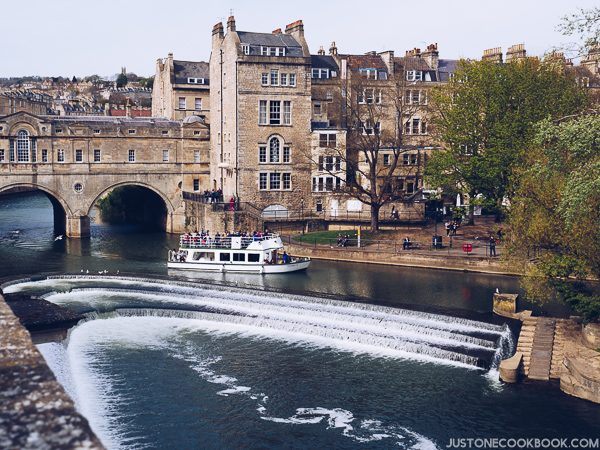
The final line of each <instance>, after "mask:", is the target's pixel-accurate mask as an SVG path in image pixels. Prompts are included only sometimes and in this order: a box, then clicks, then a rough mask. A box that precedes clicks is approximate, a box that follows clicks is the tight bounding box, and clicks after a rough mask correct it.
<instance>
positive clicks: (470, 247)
mask: <svg viewBox="0 0 600 450" xmlns="http://www.w3.org/2000/svg"><path fill="white" fill-rule="evenodd" d="M462 248H463V252H465V253H471V252H472V251H473V244H463V247H462Z"/></svg>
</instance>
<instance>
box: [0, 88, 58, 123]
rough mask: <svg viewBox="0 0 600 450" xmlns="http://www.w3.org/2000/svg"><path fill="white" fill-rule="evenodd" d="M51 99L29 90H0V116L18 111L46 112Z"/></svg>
mask: <svg viewBox="0 0 600 450" xmlns="http://www.w3.org/2000/svg"><path fill="white" fill-rule="evenodd" d="M51 105H52V99H51V97H49V96H48V95H45V94H39V93H35V92H30V91H5V92H0V117H1V116H7V115H9V114H13V113H16V112H19V111H24V112H28V113H31V114H40V115H44V114H48V109H49V108H50V107H51Z"/></svg>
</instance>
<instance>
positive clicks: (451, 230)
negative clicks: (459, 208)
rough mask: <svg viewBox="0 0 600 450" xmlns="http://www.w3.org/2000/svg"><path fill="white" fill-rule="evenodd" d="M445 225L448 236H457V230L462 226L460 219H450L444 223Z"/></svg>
mask: <svg viewBox="0 0 600 450" xmlns="http://www.w3.org/2000/svg"><path fill="white" fill-rule="evenodd" d="M444 227H445V228H446V236H450V235H452V236H456V232H457V231H458V228H459V227H460V221H459V220H452V221H450V220H448V221H447V222H446V223H444Z"/></svg>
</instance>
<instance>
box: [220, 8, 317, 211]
mask: <svg viewBox="0 0 600 450" xmlns="http://www.w3.org/2000/svg"><path fill="white" fill-rule="evenodd" d="M310 70H311V56H310V53H309V50H308V45H307V43H306V41H305V39H304V26H303V24H302V21H297V22H294V23H291V24H289V25H288V26H287V27H286V28H285V31H284V32H282V31H281V29H277V30H275V31H273V32H272V33H256V32H248V31H237V28H236V23H235V19H234V17H229V19H228V21H227V30H226V33H225V32H224V30H223V25H222V24H221V23H218V24H216V25H215V26H214V28H213V32H212V52H211V57H210V79H211V90H210V95H211V102H210V103H211V105H212V110H211V178H212V187H214V188H220V187H222V188H223V192H224V196H225V200H226V201H227V200H228V198H230V197H231V196H235V197H239V199H240V200H241V201H242V202H248V203H251V204H252V205H254V206H255V207H257V208H260V209H261V210H264V211H265V213H266V214H268V213H269V211H283V210H289V209H296V210H298V209H300V208H302V206H303V205H302V202H303V201H304V199H309V198H310V197H309V192H310V164H309V159H310V156H309V155H310V133H311V119H312V116H311V78H310Z"/></svg>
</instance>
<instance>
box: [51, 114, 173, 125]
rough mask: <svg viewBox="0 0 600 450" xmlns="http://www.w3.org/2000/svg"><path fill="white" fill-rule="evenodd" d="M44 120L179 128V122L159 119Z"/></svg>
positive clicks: (98, 117) (93, 118) (105, 117)
mask: <svg viewBox="0 0 600 450" xmlns="http://www.w3.org/2000/svg"><path fill="white" fill-rule="evenodd" d="M45 118H46V119H49V120H51V121H52V123H54V124H56V125H60V124H65V125H66V124H67V123H70V124H74V123H77V122H80V123H82V124H83V123H86V124H94V125H125V126H136V127H139V126H142V127H155V126H158V127H160V126H166V127H169V126H171V127H179V126H180V122H178V121H176V120H168V119H163V118H160V117H143V118H142V117H135V118H130V117H120V116H60V117H54V116H46V117H45Z"/></svg>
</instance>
